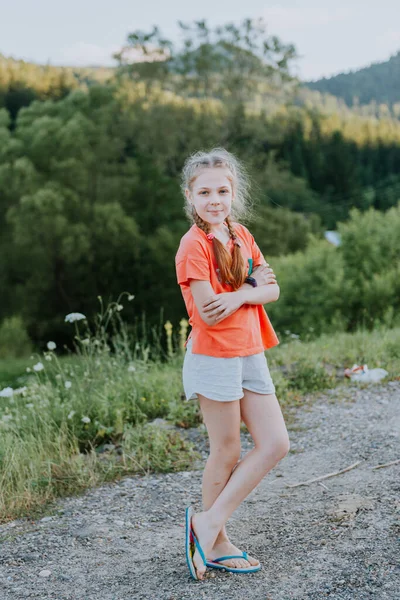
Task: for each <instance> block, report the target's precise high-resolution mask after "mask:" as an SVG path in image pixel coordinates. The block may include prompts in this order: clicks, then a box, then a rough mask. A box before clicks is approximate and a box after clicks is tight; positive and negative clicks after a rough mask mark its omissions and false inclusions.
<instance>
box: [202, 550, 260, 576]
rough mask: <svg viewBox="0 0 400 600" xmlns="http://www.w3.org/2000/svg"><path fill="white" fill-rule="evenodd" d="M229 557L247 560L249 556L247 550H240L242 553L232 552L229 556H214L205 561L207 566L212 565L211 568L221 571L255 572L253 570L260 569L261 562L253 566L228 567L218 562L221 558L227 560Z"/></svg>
mask: <svg viewBox="0 0 400 600" xmlns="http://www.w3.org/2000/svg"><path fill="white" fill-rule="evenodd" d="M231 558H244V559H245V560H249V556H248V554H247V552H242V554H232V555H231V556H220V557H219V558H214V559H213V560H208V561H207V563H206V564H207V567H212V568H213V569H220V570H221V571H230V572H231V573H255V571H259V570H260V569H261V563H260V564H258V565H254V566H253V567H243V568H236V567H228V566H227V565H219V564H218V563H219V562H221V561H222V560H229V559H231Z"/></svg>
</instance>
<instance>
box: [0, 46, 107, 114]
mask: <svg viewBox="0 0 400 600" xmlns="http://www.w3.org/2000/svg"><path fill="white" fill-rule="evenodd" d="M111 76H112V71H111V70H110V69H93V68H92V69H84V68H82V69H78V68H76V69H74V68H67V67H64V68H62V67H53V66H51V65H45V66H42V65H35V64H32V63H27V62H25V61H23V60H15V59H12V58H6V57H5V56H3V55H2V54H0V108H5V109H7V111H8V113H9V115H10V117H11V124H12V125H13V123H14V121H15V119H16V116H17V114H18V111H19V110H20V109H21V108H23V107H24V106H29V104H31V102H33V101H34V100H60V99H61V98H65V96H67V95H68V94H69V92H70V91H72V90H74V89H76V88H78V87H84V86H87V85H92V84H93V83H99V82H105V81H107V80H109V79H110V78H111Z"/></svg>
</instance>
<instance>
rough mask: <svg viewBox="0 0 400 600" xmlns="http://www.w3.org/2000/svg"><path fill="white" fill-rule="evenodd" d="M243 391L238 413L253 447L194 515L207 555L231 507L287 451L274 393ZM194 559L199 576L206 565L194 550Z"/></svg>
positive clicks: (250, 489)
mask: <svg viewBox="0 0 400 600" xmlns="http://www.w3.org/2000/svg"><path fill="white" fill-rule="evenodd" d="M244 391H245V395H244V397H243V398H242V400H240V409H241V416H242V419H243V421H244V422H245V424H246V425H247V428H248V430H249V432H250V434H251V436H252V438H253V440H254V444H255V447H254V448H253V450H251V451H250V452H248V453H247V454H246V456H245V457H244V458H243V460H241V461H240V462H239V464H238V465H237V467H236V468H235V470H234V471H233V473H232V475H231V477H230V478H229V480H228V482H227V483H226V485H225V487H223V489H222V491H221V492H220V494H219V495H218V497H217V498H216V500H215V501H214V503H213V505H212V506H211V507H210V508H209V509H208V510H205V511H203V512H200V513H197V514H196V515H194V517H193V520H192V524H193V529H194V531H195V533H196V535H197V538H198V540H199V542H200V544H201V546H202V547H203V550H204V552H205V555H206V556H209V554H210V552H211V550H212V548H213V546H214V543H215V540H216V539H217V536H218V533H219V532H220V530H221V528H222V527H223V525H224V524H225V523H226V521H227V520H228V519H229V517H230V516H231V515H232V513H233V512H234V510H235V509H236V508H237V507H238V506H239V505H240V504H241V502H242V501H243V500H244V499H245V498H246V497H247V496H248V494H249V493H250V492H251V491H252V490H253V489H254V488H255V487H256V486H257V485H258V484H259V483H260V481H261V480H262V479H263V477H264V476H265V475H266V474H267V473H268V472H269V471H270V470H271V469H272V468H273V467H274V466H275V465H276V464H277V463H278V462H279V461H280V460H281V459H282V458H283V457H284V456H286V454H287V452H288V450H289V439H288V435H287V431H286V426H285V423H284V420H283V416H282V412H281V409H280V406H279V403H278V400H277V398H276V396H275V394H268V395H261V394H256V393H255V392H250V391H248V390H244ZM193 562H194V564H195V568H196V570H197V575H198V577H199V579H202V578H203V574H204V571H205V567H204V565H203V562H202V560H201V558H200V555H199V553H198V552H197V551H196V552H195V554H194V557H193Z"/></svg>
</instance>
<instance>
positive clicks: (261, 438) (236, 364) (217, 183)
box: [175, 148, 289, 579]
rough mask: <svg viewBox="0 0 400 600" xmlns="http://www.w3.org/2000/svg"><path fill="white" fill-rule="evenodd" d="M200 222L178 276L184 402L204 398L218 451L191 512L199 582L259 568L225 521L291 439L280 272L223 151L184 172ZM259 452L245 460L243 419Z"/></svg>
mask: <svg viewBox="0 0 400 600" xmlns="http://www.w3.org/2000/svg"><path fill="white" fill-rule="evenodd" d="M182 191H183V192H184V195H185V197H186V207H185V210H186V213H187V215H188V217H189V219H190V220H191V222H192V223H193V225H192V227H191V228H190V229H189V231H188V232H187V233H186V234H185V235H184V236H183V237H182V239H181V242H180V245H179V249H178V252H177V254H176V260H175V262H176V272H177V279H178V283H179V285H180V287H181V291H182V294H183V298H184V301H185V304H186V308H187V312H188V315H189V323H190V325H191V327H192V330H191V332H190V335H189V337H188V340H187V341H186V344H185V346H186V353H185V359H184V364H183V385H184V390H185V395H186V400H191V399H193V398H198V401H199V403H200V408H201V412H202V415H203V420H204V423H205V425H206V428H207V432H208V436H209V442H210V455H209V457H208V460H207V463H206V467H205V469H204V474H203V485H202V495H203V508H204V510H203V511H202V512H199V513H196V514H194V513H193V510H192V508H191V507H189V508H187V509H186V559H187V564H188V567H189V570H190V573H191V575H192V577H193V578H194V579H203V576H204V573H205V571H206V566H210V567H213V568H220V569H226V570H229V571H234V572H251V571H257V570H259V569H260V568H261V564H260V563H259V561H258V560H256V559H255V558H253V557H251V556H249V555H248V554H247V553H246V552H243V551H242V550H240V549H239V548H237V547H236V546H235V545H234V544H233V543H232V542H231V541H230V539H229V538H228V534H227V532H226V528H225V524H226V522H227V520H228V519H229V517H230V516H231V514H232V513H233V511H234V510H235V509H236V508H237V507H238V506H239V505H240V503H241V502H242V501H243V500H244V499H245V498H246V497H247V496H248V494H249V493H250V492H251V491H252V490H253V489H254V488H255V487H256V486H257V485H258V483H259V482H260V481H261V479H262V478H263V477H264V476H265V475H266V474H267V473H268V472H269V471H270V470H271V469H272V468H273V467H274V466H275V465H276V464H277V463H278V462H279V461H280V460H281V459H282V458H283V457H284V456H285V455H286V454H287V452H288V450H289V439H288V434H287V431H286V427H285V423H284V420H283V416H282V412H281V409H280V407H279V403H278V400H277V398H276V396H275V387H274V384H273V382H272V379H271V376H270V373H269V369H268V365H267V360H266V357H265V354H264V351H265V350H266V349H268V348H271V347H273V346H276V345H277V344H278V343H279V340H278V338H277V336H276V334H275V331H274V329H273V328H272V325H271V323H270V321H269V319H268V316H267V314H266V312H265V309H264V307H263V305H264V304H267V303H268V302H275V301H276V300H278V298H279V286H278V284H277V282H276V277H275V274H274V272H273V270H272V269H271V268H270V267H269V265H268V264H267V263H266V262H265V260H264V257H263V255H262V254H261V252H260V249H259V248H258V246H257V244H256V242H255V241H254V238H253V236H252V235H251V233H250V232H249V231H248V229H247V228H246V227H244V226H243V225H241V224H239V222H238V219H240V218H243V217H245V216H246V214H247V213H248V212H249V181H248V178H247V176H246V173H245V170H244V168H243V166H242V165H241V164H240V163H239V161H238V160H237V159H236V158H235V156H233V155H232V154H231V153H229V152H227V151H226V150H224V149H223V148H214V149H213V150H211V151H210V152H207V153H206V152H197V153H196V154H194V155H192V156H190V157H189V158H188V159H187V160H186V162H185V165H184V168H183V173H182ZM241 420H243V421H244V423H245V425H246V427H247V429H248V431H249V432H250V434H251V436H252V438H253V441H254V448H253V449H252V450H251V451H250V452H248V453H247V454H246V456H245V457H244V458H243V459H242V460H240V461H239V459H240V452H241V446H240V423H241Z"/></svg>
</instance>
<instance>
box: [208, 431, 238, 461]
mask: <svg viewBox="0 0 400 600" xmlns="http://www.w3.org/2000/svg"><path fill="white" fill-rule="evenodd" d="M240 453H241V446H240V438H235V437H232V438H230V437H229V438H226V439H225V440H223V441H221V443H219V444H218V445H217V444H214V445H211V446H210V458H211V459H215V460H216V461H217V462H218V464H219V465H223V466H225V467H226V468H229V469H233V467H234V466H235V465H236V463H237V462H238V461H239V459H240Z"/></svg>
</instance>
